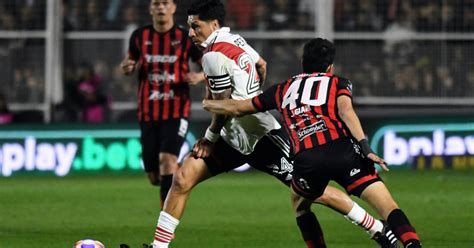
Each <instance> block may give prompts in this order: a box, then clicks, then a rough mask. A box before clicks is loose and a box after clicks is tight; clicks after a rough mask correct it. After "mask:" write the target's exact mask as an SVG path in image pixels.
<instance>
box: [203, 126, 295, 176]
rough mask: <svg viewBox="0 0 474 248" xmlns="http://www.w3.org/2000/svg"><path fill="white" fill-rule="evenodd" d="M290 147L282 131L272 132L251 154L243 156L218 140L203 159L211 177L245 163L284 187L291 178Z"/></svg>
mask: <svg viewBox="0 0 474 248" xmlns="http://www.w3.org/2000/svg"><path fill="white" fill-rule="evenodd" d="M289 151H290V145H289V143H288V139H287V138H286V137H285V135H284V133H283V130H281V129H279V130H272V131H271V132H270V133H268V134H266V135H265V136H263V137H262V138H261V139H260V140H259V141H258V142H257V145H256V146H255V149H254V151H253V152H252V153H250V154H248V155H244V154H242V153H240V152H239V151H237V150H236V149H234V148H233V147H231V146H230V145H228V144H227V143H226V142H225V141H224V140H223V139H222V138H220V139H219V140H218V141H217V142H216V144H215V147H214V151H213V152H212V154H211V156H209V157H207V158H204V161H205V162H206V165H207V168H208V169H209V171H210V172H211V174H212V175H218V174H220V173H223V172H227V171H230V170H233V169H235V168H237V167H239V166H241V165H243V164H245V163H248V164H249V165H250V166H252V167H253V168H255V169H257V170H260V171H263V172H265V173H267V174H269V175H272V176H274V177H276V178H277V179H278V180H280V181H281V182H283V183H284V184H286V185H289V184H290V182H291V178H292V175H291V173H292V171H293V164H292V163H291V161H290V159H289V158H288V155H289Z"/></svg>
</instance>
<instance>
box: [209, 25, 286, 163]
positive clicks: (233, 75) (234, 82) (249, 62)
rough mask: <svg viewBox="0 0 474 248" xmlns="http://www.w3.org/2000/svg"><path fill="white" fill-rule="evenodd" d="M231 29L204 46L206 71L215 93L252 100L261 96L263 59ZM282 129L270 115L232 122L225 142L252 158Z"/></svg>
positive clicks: (217, 33) (218, 33) (224, 134)
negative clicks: (262, 141)
mask: <svg viewBox="0 0 474 248" xmlns="http://www.w3.org/2000/svg"><path fill="white" fill-rule="evenodd" d="M229 31H230V29H229V28H227V27H224V28H221V29H219V30H216V31H214V32H213V33H212V34H211V35H210V36H209V37H208V38H207V40H206V41H205V42H203V43H202V44H201V45H202V46H203V47H205V50H204V55H203V57H202V67H203V70H204V73H205V74H206V78H207V81H208V88H209V90H210V91H211V92H212V93H220V92H223V91H224V90H226V89H232V94H231V98H232V99H237V100H243V99H249V98H252V97H254V96H256V95H258V94H260V93H262V90H261V88H260V78H259V76H258V73H257V69H256V66H255V64H256V63H257V61H258V60H259V59H260V55H259V54H258V53H257V52H256V51H255V50H254V49H253V48H252V47H251V46H249V45H248V44H247V42H246V41H245V39H244V38H242V37H241V36H240V35H237V34H232V33H230V32H229ZM279 128H281V126H280V125H279V123H278V122H277V120H275V118H274V117H273V116H272V115H271V114H270V113H268V112H263V113H256V114H252V115H247V116H244V117H236V118H232V119H231V120H230V121H228V122H227V124H226V125H225V126H224V127H223V128H222V130H221V136H222V138H223V139H224V140H225V141H226V142H227V143H228V144H229V145H231V146H232V147H234V148H235V149H237V150H238V151H240V152H241V153H242V154H250V153H251V152H252V151H253V149H254V147H255V145H256V143H257V142H258V140H260V138H262V137H263V136H264V135H265V134H266V133H268V132H269V131H270V130H273V129H279Z"/></svg>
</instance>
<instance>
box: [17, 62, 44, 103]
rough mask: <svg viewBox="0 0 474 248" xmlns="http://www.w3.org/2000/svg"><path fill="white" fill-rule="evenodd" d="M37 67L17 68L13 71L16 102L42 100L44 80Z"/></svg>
mask: <svg viewBox="0 0 474 248" xmlns="http://www.w3.org/2000/svg"><path fill="white" fill-rule="evenodd" d="M37 69H38V68H24V69H20V68H17V69H15V71H14V81H13V92H14V99H15V101H17V102H25V103H40V102H43V100H44V99H43V96H44V94H43V93H44V81H43V80H42V77H41V76H40V75H39V72H38V71H37Z"/></svg>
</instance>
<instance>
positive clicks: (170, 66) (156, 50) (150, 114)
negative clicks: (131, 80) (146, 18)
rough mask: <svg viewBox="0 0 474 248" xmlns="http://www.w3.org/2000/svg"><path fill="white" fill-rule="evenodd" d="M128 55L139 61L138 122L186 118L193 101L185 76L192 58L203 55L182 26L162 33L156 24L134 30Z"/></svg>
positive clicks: (196, 58) (197, 58)
mask: <svg viewBox="0 0 474 248" xmlns="http://www.w3.org/2000/svg"><path fill="white" fill-rule="evenodd" d="M128 51H129V56H130V58H131V59H132V60H135V61H137V62H139V65H140V68H139V72H138V80H139V86H138V120H139V121H141V122H142V121H144V122H148V121H160V120H169V119H179V118H187V117H188V116H189V110H190V105H191V101H190V98H189V85H188V83H187V82H185V76H186V74H187V73H188V71H189V65H188V62H189V59H192V60H194V61H198V60H199V59H200V58H201V56H202V52H201V51H200V49H199V48H197V47H196V46H195V45H194V44H192V42H191V40H190V39H189V37H188V32H187V30H185V29H184V28H182V27H178V26H174V27H173V28H172V29H170V30H169V31H168V32H165V33H159V32H157V31H156V30H155V29H154V28H153V25H148V26H144V27H141V28H138V29H137V30H135V31H134V32H133V33H132V35H131V37H130V40H129V50H128Z"/></svg>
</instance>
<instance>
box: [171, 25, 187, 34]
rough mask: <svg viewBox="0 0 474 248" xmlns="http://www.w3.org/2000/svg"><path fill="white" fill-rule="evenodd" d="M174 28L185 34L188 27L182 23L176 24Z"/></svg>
mask: <svg viewBox="0 0 474 248" xmlns="http://www.w3.org/2000/svg"><path fill="white" fill-rule="evenodd" d="M174 28H175V30H177V31H180V32H183V33H184V34H185V35H186V36H187V35H188V31H189V29H188V28H187V27H185V26H183V25H176V26H175V27H174Z"/></svg>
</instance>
